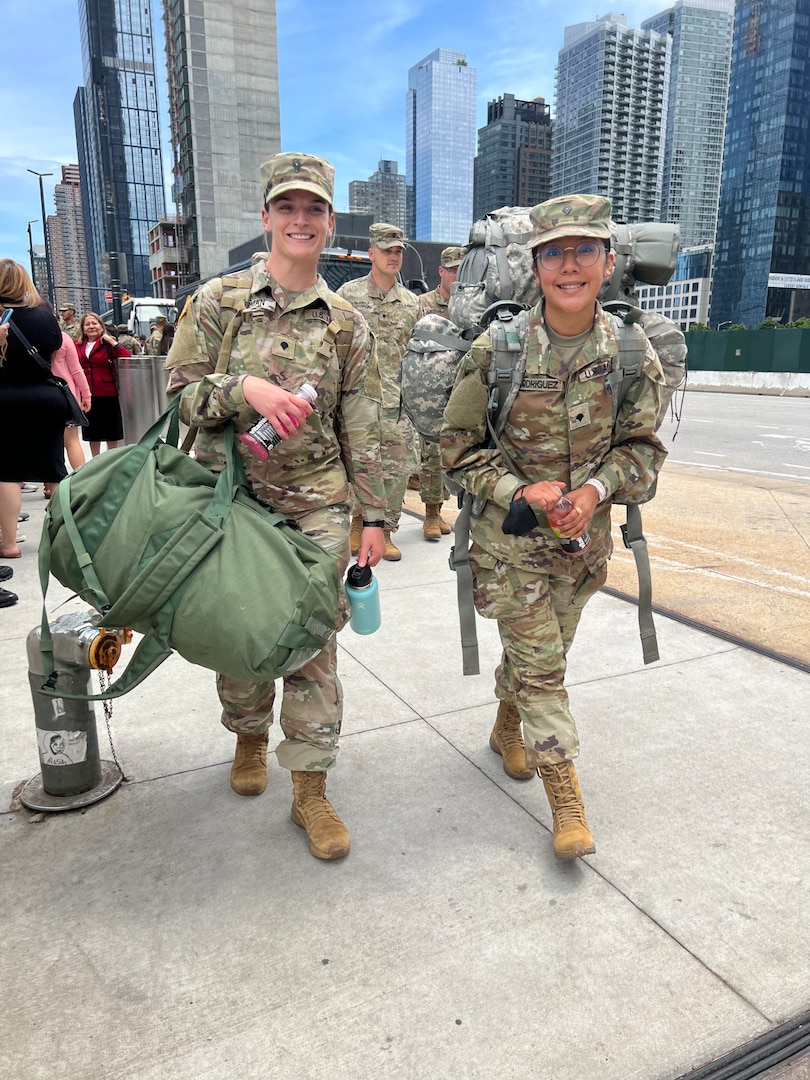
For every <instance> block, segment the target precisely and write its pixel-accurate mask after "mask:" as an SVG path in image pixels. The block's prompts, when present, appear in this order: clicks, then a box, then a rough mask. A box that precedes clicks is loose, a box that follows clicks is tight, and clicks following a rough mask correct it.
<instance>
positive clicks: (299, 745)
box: [217, 505, 349, 772]
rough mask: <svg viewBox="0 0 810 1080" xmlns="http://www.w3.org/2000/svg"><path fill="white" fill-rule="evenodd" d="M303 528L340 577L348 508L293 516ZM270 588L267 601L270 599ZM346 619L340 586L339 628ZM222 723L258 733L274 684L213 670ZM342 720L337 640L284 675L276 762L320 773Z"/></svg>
mask: <svg viewBox="0 0 810 1080" xmlns="http://www.w3.org/2000/svg"><path fill="white" fill-rule="evenodd" d="M297 520H298V523H299V525H300V526H301V530H302V532H304V533H305V534H306V535H307V536H309V537H310V538H311V539H313V540H315V541H316V542H317V543H318V544H320V545H321V547H322V548H323V549H324V550H325V551H328V552H329V553H330V554H331V555H334V557H335V560H336V562H337V565H338V570H339V572H340V578H341V581H342V579H343V576H344V574H345V572H346V567H347V566H348V563H349V508H348V506H346V505H338V506H329V507H326V508H324V509H323V510H316V511H314V512H313V513H311V514H306V515H304V516H303V517H299V518H297ZM272 599H273V598H272V588H270V589H268V603H272ZM347 620H348V604H347V602H346V594H345V593H344V591H343V586H342V585H341V589H340V603H339V609H338V624H337V630H341V629H342V628H343V626H345V624H346V622H347ZM217 693H218V694H219V700H220V702H221V704H222V723H223V724H224V725H225V727H226V728H228V730H229V731H234V732H237V733H242V734H248V735H260V734H263V733H264V732H266V731H267V729H268V728H269V727H270V725H271V724H272V723H273V704H274V702H275V697H276V686H275V683H252V682H246V681H244V682H243V681H241V680H239V679H230V678H228V677H227V676H225V675H217ZM342 719H343V689H342V687H341V685H340V679H339V678H338V674H337V641H336V639H335V638H334V637H333V638H332V640H331V641H330V642H329V644H328V645H327V647H326V648H325V649H323V650H322V651H321V652H319V653H318V655H317V656H316V657H314V658H313V659H312V660H310V661H309V662H308V663H306V664H304V666H303V667H301V668H299V669H298V671H295V672H293V674H291V675H287V676H286V677H285V678H284V680H283V695H282V700H281V716H280V723H281V730H282V732H283V733H284V739H283V741H282V742H281V743H279V745H278V748H277V749H276V755H277V757H278V763H279V765H281V766H282V768H284V769H290V770H291V771H292V770H294V771H296V772H323V771H325V770H326V769H329V768H330V767H331V766H332V765H334V763H335V758H336V757H337V751H338V745H337V744H338V736H339V735H340V724H341V721H342Z"/></svg>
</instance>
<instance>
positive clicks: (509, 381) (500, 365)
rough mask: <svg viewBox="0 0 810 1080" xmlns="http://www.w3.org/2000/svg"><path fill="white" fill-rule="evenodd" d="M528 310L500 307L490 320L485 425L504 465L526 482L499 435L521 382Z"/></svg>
mask: <svg viewBox="0 0 810 1080" xmlns="http://www.w3.org/2000/svg"><path fill="white" fill-rule="evenodd" d="M528 331H529V313H528V312H527V311H517V312H516V311H510V310H508V309H502V310H500V311H498V313H497V314H496V316H495V318H494V319H493V320H492V322H491V323H490V324H489V336H490V341H491V342H492V356H491V359H490V363H489V370H488V371H487V385H488V386H489V397H488V399H487V427H488V428H489V434H490V437H491V438H492V441H493V443H494V444H495V446H497V448H498V450H499V451H500V454H501V457H502V458H503V460H504V461H505V463H506V465H507V467H508V468H509V470H510V471H511V472H513V473H514V474H515V476H517V477H519V478H520V479H521V480H523V481H524V482H525V483H528V481H527V480H526V477H525V476H524V475H523V473H522V472H521V470H520V469H519V468H518V466H517V465H516V464H515V462H514V461H513V460H512V457H511V455H510V454H509V453H508V452H507V450H506V448H505V447H504V445H503V443H502V442H501V440H500V438H499V436H500V434H501V432H502V431H503V429H504V425H505V424H506V418H507V416H508V415H509V411H510V409H511V408H512V406H513V405H514V403H515V398H516V397H517V395H518V391H519V390H520V385H521V383H522V382H523V375H524V373H525V371H526V346H527V344H528V340H529V333H528Z"/></svg>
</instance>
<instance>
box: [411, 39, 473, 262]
mask: <svg viewBox="0 0 810 1080" xmlns="http://www.w3.org/2000/svg"><path fill="white" fill-rule="evenodd" d="M475 92H476V71H475V68H471V67H469V66H468V65H467V58H466V56H465V54H464V53H463V52H453V51H452V50H451V49H435V50H434V51H433V52H432V53H430V55H429V56H426V57H425V58H424V60H420V61H419V63H418V64H414V66H413V67H412V68H410V69H409V71H408V92H407V95H406V114H405V145H406V177H407V184H408V187H409V188H410V189H411V193H412V194H411V200H412V205H411V207H410V208H409V214H410V220H409V222H408V234H409V236H411V237H412V238H413V239H416V240H435V241H437V242H439V243H446V244H451V243H453V244H465V243H466V242H467V240H468V239H469V232H470V225H471V224H472V220H473V162H474V160H475Z"/></svg>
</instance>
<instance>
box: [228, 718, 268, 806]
mask: <svg viewBox="0 0 810 1080" xmlns="http://www.w3.org/2000/svg"><path fill="white" fill-rule="evenodd" d="M231 787H232V788H233V790H234V791H235V792H236V794H237V795H261V793H262V792H263V791H264V789H265V788H266V787H267V732H265V733H264V735H243V734H241V732H238V733H237V735H236V752H235V753H234V755H233V765H231Z"/></svg>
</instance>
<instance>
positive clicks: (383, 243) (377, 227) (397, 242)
mask: <svg viewBox="0 0 810 1080" xmlns="http://www.w3.org/2000/svg"><path fill="white" fill-rule="evenodd" d="M368 244H369V247H378V248H382V249H383V251H387V250H388V249H389V248H394V247H401V248H404V247H405V234H404V233H403V231H402V229H400V228H398V227H397V226H396V225H389V224H388V223H387V222H385V221H376V222H375V223H374V224H373V225H372V226H371V228H370V229H369V230H368Z"/></svg>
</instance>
